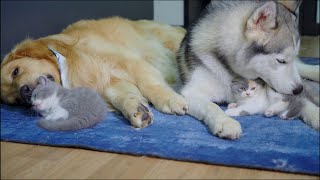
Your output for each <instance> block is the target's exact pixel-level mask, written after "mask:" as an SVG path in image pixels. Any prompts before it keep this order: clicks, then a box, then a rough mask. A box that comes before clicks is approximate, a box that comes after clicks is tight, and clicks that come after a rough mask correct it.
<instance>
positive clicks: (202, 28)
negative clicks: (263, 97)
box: [178, 0, 319, 139]
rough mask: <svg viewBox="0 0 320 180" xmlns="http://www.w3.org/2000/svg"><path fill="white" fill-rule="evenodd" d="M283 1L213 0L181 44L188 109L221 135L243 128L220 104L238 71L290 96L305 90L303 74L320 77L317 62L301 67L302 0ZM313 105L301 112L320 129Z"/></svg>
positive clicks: (180, 62) (236, 133)
mask: <svg viewBox="0 0 320 180" xmlns="http://www.w3.org/2000/svg"><path fill="white" fill-rule="evenodd" d="M281 3H282V4H281ZM281 3H278V2H277V1H227V0H226V1H211V3H210V4H209V5H208V7H207V8H206V9H205V11H204V12H203V13H202V16H201V17H200V18H199V19H198V20H197V21H196V22H195V23H194V26H192V27H191V28H190V29H189V30H188V33H187V35H186V36H185V38H184V40H183V41H182V43H181V47H180V49H179V52H178V67H179V72H180V75H181V78H182V80H183V83H184V85H183V87H182V89H181V94H182V95H183V96H184V97H185V98H186V99H187V100H188V102H189V112H188V113H189V114H190V115H191V116H193V117H196V118H197V119H199V120H203V121H204V123H205V124H206V125H207V126H208V127H209V128H210V130H211V131H212V133H213V134H215V135H217V136H219V137H221V138H228V139H236V138H239V137H240V135H241V133H242V130H241V126H240V124H239V123H238V122H237V121H235V120H234V119H232V118H230V117H228V116H226V115H225V113H224V112H223V111H222V110H221V109H220V108H219V107H218V106H217V105H216V104H215V103H222V102H232V96H233V95H232V92H231V82H232V79H234V78H235V77H236V76H240V77H243V78H245V79H257V78H261V79H263V80H264V81H265V82H266V83H267V84H268V85H269V86H271V87H272V88H274V89H275V90H276V91H277V92H280V93H283V94H288V95H297V94H300V93H301V92H302V91H303V86H302V82H301V77H300V74H299V73H301V76H302V77H306V78H311V79H315V78H314V77H316V76H319V70H318V71H314V68H315V67H314V66H310V65H304V64H302V63H299V65H298V66H296V62H299V61H298V60H297V59H298V52H299V46H300V36H299V31H298V18H297V16H296V13H295V11H296V10H297V9H298V8H297V7H298V4H299V3H298V2H296V1H293V2H292V3H283V2H281ZM315 80H316V79H315ZM212 102H214V103H212ZM309 105H310V107H313V108H312V109H313V110H312V111H311V110H310V111H309V109H310V108H303V111H304V110H306V111H307V112H305V113H302V114H305V115H308V116H307V117H305V118H304V117H303V119H304V121H305V122H307V124H315V126H312V127H314V128H316V129H319V125H317V124H319V107H317V106H316V105H315V104H313V103H310V104H309ZM317 109H318V110H317ZM308 122H310V123H308Z"/></svg>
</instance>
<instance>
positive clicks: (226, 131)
mask: <svg viewBox="0 0 320 180" xmlns="http://www.w3.org/2000/svg"><path fill="white" fill-rule="evenodd" d="M211 127H212V128H211V130H212V131H213V134H214V135H216V136H218V137H219V138H225V139H238V138H240V135H241V133H242V130H241V125H240V123H239V122H238V121H236V120H234V119H232V118H230V117H228V116H222V117H220V118H219V119H217V121H215V123H214V125H213V126H211Z"/></svg>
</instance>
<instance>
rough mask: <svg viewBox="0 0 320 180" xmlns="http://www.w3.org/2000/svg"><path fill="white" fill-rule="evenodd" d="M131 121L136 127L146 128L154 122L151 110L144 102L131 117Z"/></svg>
mask: <svg viewBox="0 0 320 180" xmlns="http://www.w3.org/2000/svg"><path fill="white" fill-rule="evenodd" d="M130 121H131V124H132V126H134V127H135V128H144V127H147V126H148V125H150V124H151V123H152V122H153V115H152V113H151V111H150V110H149V109H148V108H147V107H146V106H145V105H143V104H140V105H139V106H138V108H137V112H135V113H134V114H133V115H132V116H131V117H130Z"/></svg>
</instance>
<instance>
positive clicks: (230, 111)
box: [225, 108, 240, 116]
mask: <svg viewBox="0 0 320 180" xmlns="http://www.w3.org/2000/svg"><path fill="white" fill-rule="evenodd" d="M225 113H226V115H228V116H240V113H239V111H238V110H237V109H236V108H232V109H227V110H226V111H225Z"/></svg>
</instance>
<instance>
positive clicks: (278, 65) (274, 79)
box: [249, 47, 302, 94]
mask: <svg viewBox="0 0 320 180" xmlns="http://www.w3.org/2000/svg"><path fill="white" fill-rule="evenodd" d="M295 49H297V48H292V47H289V48H286V49H285V50H284V51H283V52H282V53H279V54H275V53H274V54H258V55H256V56H254V57H252V58H251V60H250V65H249V67H251V68H250V69H252V70H254V71H255V73H256V74H257V76H258V77H260V78H261V79H263V80H264V81H265V82H266V83H267V84H268V85H269V86H271V87H273V88H274V89H275V90H276V91H278V92H280V93H284V94H299V93H300V92H298V91H300V90H299V89H300V88H301V86H302V85H301V84H302V83H301V78H300V76H299V72H298V69H297V68H296V66H295V63H294V59H295V58H296V52H295ZM301 90H302V89H301Z"/></svg>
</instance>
